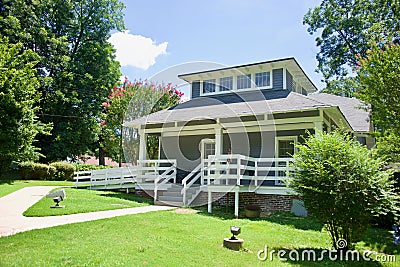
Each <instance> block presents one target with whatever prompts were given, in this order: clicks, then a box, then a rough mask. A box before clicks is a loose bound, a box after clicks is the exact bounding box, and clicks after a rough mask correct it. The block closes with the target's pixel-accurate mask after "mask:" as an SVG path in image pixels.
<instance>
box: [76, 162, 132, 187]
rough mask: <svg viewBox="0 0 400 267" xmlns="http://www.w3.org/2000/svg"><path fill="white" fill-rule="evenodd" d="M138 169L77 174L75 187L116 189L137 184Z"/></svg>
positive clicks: (114, 169) (118, 169) (105, 170)
mask: <svg viewBox="0 0 400 267" xmlns="http://www.w3.org/2000/svg"><path fill="white" fill-rule="evenodd" d="M136 169H137V167H136V166H133V167H121V168H111V169H100V170H92V171H80V172H75V175H74V180H75V183H74V185H75V187H82V186H88V187H89V188H90V189H92V188H94V187H104V188H107V187H116V186H118V185H119V186H120V187H121V188H122V187H123V186H124V185H127V184H134V183H136V174H137V171H136Z"/></svg>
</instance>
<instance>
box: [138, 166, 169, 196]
mask: <svg viewBox="0 0 400 267" xmlns="http://www.w3.org/2000/svg"><path fill="white" fill-rule="evenodd" d="M137 171H138V174H137V180H138V182H139V181H140V182H141V183H152V182H154V200H157V198H158V190H159V188H160V186H162V185H164V184H166V183H168V182H173V183H176V160H175V159H173V160H169V159H161V160H139V161H138V165H137Z"/></svg>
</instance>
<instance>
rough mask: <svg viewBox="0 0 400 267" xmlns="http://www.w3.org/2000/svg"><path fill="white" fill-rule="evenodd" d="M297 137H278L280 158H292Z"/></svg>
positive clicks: (277, 153) (278, 154)
mask: <svg viewBox="0 0 400 267" xmlns="http://www.w3.org/2000/svg"><path fill="white" fill-rule="evenodd" d="M296 140H297V137H295V136H294V137H278V138H277V147H276V149H277V151H276V155H277V157H278V158H291V157H292V155H293V154H294V151H295V148H294V147H295V144H296Z"/></svg>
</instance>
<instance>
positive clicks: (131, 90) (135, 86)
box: [100, 79, 183, 166]
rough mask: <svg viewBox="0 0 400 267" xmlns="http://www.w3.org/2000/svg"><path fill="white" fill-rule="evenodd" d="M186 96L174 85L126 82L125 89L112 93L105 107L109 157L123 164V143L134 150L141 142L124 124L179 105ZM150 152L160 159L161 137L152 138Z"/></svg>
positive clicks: (103, 128)
mask: <svg viewBox="0 0 400 267" xmlns="http://www.w3.org/2000/svg"><path fill="white" fill-rule="evenodd" d="M182 96H183V93H182V92H180V91H178V90H177V89H176V88H175V87H174V86H172V84H171V83H168V84H167V85H165V86H162V85H161V84H160V85H155V84H153V83H150V82H148V81H144V82H142V81H135V82H129V81H128V80H127V79H125V81H124V83H123V85H122V86H119V87H117V86H116V87H114V88H113V89H112V90H111V91H110V95H109V96H108V100H107V101H106V102H104V103H103V107H104V113H103V117H102V118H103V120H102V121H101V122H100V125H102V140H103V142H104V143H103V144H102V147H103V148H104V150H105V154H107V155H108V156H110V157H111V158H113V159H114V160H116V161H118V162H119V164H120V166H121V163H122V161H123V153H122V152H123V140H124V139H125V140H126V142H129V143H130V144H129V145H128V146H129V147H133V146H134V145H135V144H134V142H135V140H136V141H137V133H136V132H135V130H134V129H129V128H124V127H123V123H124V121H130V120H133V119H136V118H139V117H142V116H145V115H148V114H150V113H153V112H157V111H160V110H163V109H166V108H168V107H171V106H174V105H177V104H178V103H179V101H180V99H181V97H182ZM147 152H148V155H149V158H150V159H154V158H156V156H157V155H158V137H156V136H148V139H147Z"/></svg>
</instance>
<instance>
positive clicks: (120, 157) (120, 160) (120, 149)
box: [118, 120, 123, 167]
mask: <svg viewBox="0 0 400 267" xmlns="http://www.w3.org/2000/svg"><path fill="white" fill-rule="evenodd" d="M122 123H123V120H122ZM122 123H121V128H120V131H121V136H120V138H119V160H118V166H119V167H122V130H123V129H122Z"/></svg>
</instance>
